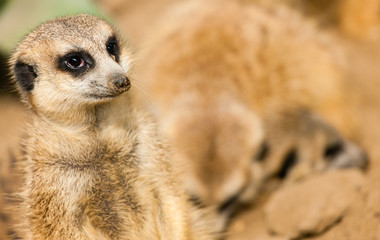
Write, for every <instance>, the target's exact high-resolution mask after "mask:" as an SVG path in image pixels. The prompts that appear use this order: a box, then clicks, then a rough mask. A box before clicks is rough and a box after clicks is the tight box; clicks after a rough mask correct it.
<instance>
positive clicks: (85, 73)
mask: <svg viewBox="0 0 380 240" xmlns="http://www.w3.org/2000/svg"><path fill="white" fill-rule="evenodd" d="M11 68H12V69H11V71H12V73H13V76H14V79H15V81H16V83H17V88H18V90H19V92H20V93H21V96H22V97H23V99H24V100H25V101H26V102H27V104H28V105H29V106H30V107H31V108H32V109H33V110H34V111H47V112H49V111H51V112H53V111H65V107H66V106H68V107H69V108H68V109H70V110H72V111H74V110H75V107H79V106H88V105H94V104H97V103H100V102H106V101H109V100H110V99H112V98H114V97H116V96H118V95H119V94H121V93H122V92H124V91H127V90H128V89H129V88H130V82H129V79H128V77H127V74H128V71H129V69H130V54H129V52H128V50H127V49H125V48H124V47H123V44H122V42H121V40H120V38H119V37H118V35H117V34H116V32H115V30H114V29H113V28H112V27H111V26H110V25H109V24H107V23H106V22H105V21H103V20H101V19H99V18H97V17H94V16H90V15H77V16H69V17H63V18H58V19H55V20H52V21H49V22H46V23H44V24H42V25H41V26H40V27H38V28H36V29H35V30H34V31H33V32H31V33H30V34H29V35H27V36H26V38H25V39H24V40H23V41H22V42H21V43H20V44H19V46H18V47H17V49H16V51H15V53H14V55H13V56H12V58H11Z"/></svg>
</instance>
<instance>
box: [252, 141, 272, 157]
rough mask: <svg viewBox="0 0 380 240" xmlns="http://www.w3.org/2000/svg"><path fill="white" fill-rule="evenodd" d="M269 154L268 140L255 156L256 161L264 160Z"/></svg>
mask: <svg viewBox="0 0 380 240" xmlns="http://www.w3.org/2000/svg"><path fill="white" fill-rule="evenodd" d="M268 155H269V145H268V143H267V142H263V143H262V144H261V146H260V148H259V151H258V152H257V154H256V155H255V157H254V160H255V161H258V162H263V161H264V160H265V159H266V158H267V157H268Z"/></svg>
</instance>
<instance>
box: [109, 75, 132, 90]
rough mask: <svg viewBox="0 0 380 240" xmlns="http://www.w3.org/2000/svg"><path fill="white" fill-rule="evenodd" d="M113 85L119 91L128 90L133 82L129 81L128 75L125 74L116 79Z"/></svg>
mask: <svg viewBox="0 0 380 240" xmlns="http://www.w3.org/2000/svg"><path fill="white" fill-rule="evenodd" d="M113 85H114V86H115V87H116V89H118V90H119V91H127V90H128V89H129V88H130V87H131V82H130V81H129V79H128V77H126V76H124V77H122V78H119V79H117V80H115V81H114V82H113Z"/></svg>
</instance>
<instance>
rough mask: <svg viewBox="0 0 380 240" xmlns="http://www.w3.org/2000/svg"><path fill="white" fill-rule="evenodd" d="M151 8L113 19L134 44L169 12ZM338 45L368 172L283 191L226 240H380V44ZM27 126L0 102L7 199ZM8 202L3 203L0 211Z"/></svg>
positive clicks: (8, 103)
mask: <svg viewBox="0 0 380 240" xmlns="http://www.w3.org/2000/svg"><path fill="white" fill-rule="evenodd" d="M163 1H165V2H166V3H170V2H172V0H163ZM147 2H148V1H147V0H142V1H141V2H140V5H138V6H133V1H125V3H124V4H125V7H126V8H127V7H130V8H128V9H130V10H128V11H125V12H122V14H120V15H119V17H118V18H117V19H116V23H117V24H118V25H119V26H120V29H121V31H123V32H124V33H125V34H126V36H127V37H128V36H130V37H131V38H132V40H133V41H138V40H139V39H140V38H141V36H142V34H143V33H142V26H144V24H147V23H149V22H152V21H154V20H155V19H156V16H157V15H158V13H159V12H162V11H164V10H165V5H159V4H147ZM144 4H146V6H145V7H144ZM142 12H143V13H144V14H142ZM341 42H342V45H343V46H344V49H345V51H346V52H347V55H348V58H347V61H348V62H349V65H350V68H349V69H347V72H346V74H347V78H348V82H349V85H350V87H351V89H352V92H353V94H352V98H354V99H355V103H356V104H355V106H354V109H352V110H353V111H354V112H355V116H356V117H357V120H358V122H359V123H360V125H359V128H360V131H361V136H360V139H359V141H360V144H361V145H362V146H363V147H364V148H365V149H366V150H367V151H368V155H369V158H370V161H371V162H370V166H369V168H368V169H367V171H366V172H365V173H364V174H363V173H359V172H356V171H343V172H332V173H326V174H322V175H316V176H311V177H310V178H308V179H306V180H304V181H302V182H298V183H294V184H290V185H289V184H288V185H283V186H281V187H280V188H278V189H277V190H276V191H274V192H273V193H272V194H268V195H267V196H265V197H263V198H262V199H261V200H260V201H259V203H258V204H256V205H255V206H254V207H252V208H251V209H248V210H246V211H244V212H242V213H241V214H239V215H238V216H237V217H236V218H235V219H234V220H233V221H232V223H231V227H230V233H229V235H228V237H227V238H228V239H230V240H248V239H250V240H251V239H253V240H255V239H257V240H285V239H317V240H330V239H331V240H350V239H352V240H361V239H363V240H376V239H380V227H379V226H380V184H379V183H380V147H379V146H380V127H378V124H379V123H380V114H379V110H378V109H379V108H380V94H379V91H380V68H379V67H378V66H379V63H380V41H376V40H372V41H365V40H348V39H346V38H342V39H341ZM25 120H26V115H25V112H24V110H23V109H22V108H21V107H20V105H19V104H18V103H17V100H16V99H15V98H9V97H1V98H0V184H1V186H2V189H3V190H4V191H5V193H6V194H7V193H11V192H12V191H13V190H14V189H15V187H16V186H17V185H18V181H17V180H18V179H19V178H18V177H14V175H9V172H13V171H14V166H15V165H14V159H16V158H17V157H19V156H20V153H19V152H18V151H17V150H15V146H19V143H18V141H19V139H20V138H21V136H22V131H21V126H22V125H23V123H24V122H25ZM10 149H11V150H10ZM12 149H13V150H12ZM12 159H13V160H12ZM6 199H7V198H1V199H0V212H3V209H4V203H5V201H7V200H6ZM7 218H8V216H7V215H4V214H3V215H0V239H6V237H5V230H4V224H3V223H2V221H5V220H7Z"/></svg>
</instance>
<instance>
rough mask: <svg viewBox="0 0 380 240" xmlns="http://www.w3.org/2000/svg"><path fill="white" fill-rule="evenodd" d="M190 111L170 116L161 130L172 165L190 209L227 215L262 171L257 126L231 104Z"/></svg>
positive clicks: (252, 192)
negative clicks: (208, 209)
mask: <svg viewBox="0 0 380 240" xmlns="http://www.w3.org/2000/svg"><path fill="white" fill-rule="evenodd" d="M190 109H191V110H189V109H186V107H183V108H182V109H179V110H178V111H174V113H173V116H172V117H171V119H170V116H169V119H168V121H165V125H164V126H163V127H164V131H165V132H166V133H167V136H168V138H169V140H170V142H171V145H172V147H173V150H174V151H173V152H174V158H175V160H176V164H179V168H180V169H181V168H182V171H181V177H182V179H183V182H184V185H185V188H186V190H187V191H188V193H189V196H190V199H191V200H192V201H193V202H194V203H195V204H196V205H199V206H214V207H217V209H218V211H219V213H220V214H222V215H224V214H227V215H229V214H230V213H232V211H233V210H234V208H235V207H236V206H237V205H238V204H239V203H243V202H248V201H249V200H251V199H252V198H253V197H254V196H255V193H257V190H258V189H259V187H258V186H259V184H260V180H261V177H262V171H261V163H260V161H257V158H256V156H257V153H258V152H259V151H260V149H261V145H262V142H263V137H264V130H263V126H262V124H261V121H260V119H259V118H258V117H257V115H256V114H255V113H254V112H253V111H252V110H250V109H248V108H247V107H246V106H244V105H243V104H241V103H240V102H237V101H234V100H232V99H229V100H225V101H224V100H221V101H220V105H218V107H215V108H213V109H208V110H204V109H199V111H198V110H197V109H196V107H190ZM165 128H166V129H165Z"/></svg>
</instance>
